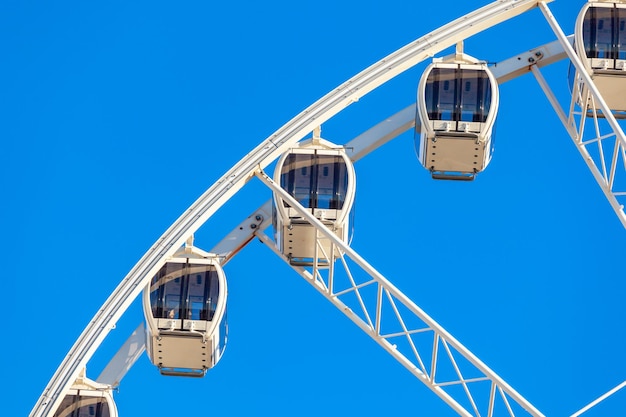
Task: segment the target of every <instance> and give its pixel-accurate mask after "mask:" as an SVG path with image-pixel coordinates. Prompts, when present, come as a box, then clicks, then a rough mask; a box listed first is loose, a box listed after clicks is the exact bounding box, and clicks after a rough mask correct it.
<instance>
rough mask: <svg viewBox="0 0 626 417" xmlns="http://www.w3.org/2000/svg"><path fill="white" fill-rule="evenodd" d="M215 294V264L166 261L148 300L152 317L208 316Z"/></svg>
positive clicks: (194, 317)
mask: <svg viewBox="0 0 626 417" xmlns="http://www.w3.org/2000/svg"><path fill="white" fill-rule="evenodd" d="M218 297H219V278H218V272H217V269H216V268H215V266H213V265H204V264H192V263H188V264H180V263H167V264H165V266H163V268H161V271H159V273H158V274H157V275H156V276H155V278H154V279H153V281H152V287H151V293H150V302H151V305H152V314H153V316H154V317H155V318H170V319H189V320H211V319H212V318H213V315H214V314H215V310H216V308H217V302H218Z"/></svg>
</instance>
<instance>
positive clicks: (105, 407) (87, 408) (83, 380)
mask: <svg viewBox="0 0 626 417" xmlns="http://www.w3.org/2000/svg"><path fill="white" fill-rule="evenodd" d="M54 417H117V408H116V407H115V402H114V401H113V396H112V394H111V387H110V386H108V385H103V384H99V383H97V382H95V381H92V380H90V379H89V378H87V377H86V376H85V371H84V370H83V371H82V372H81V374H80V376H79V377H78V378H77V379H76V382H74V384H72V387H71V388H70V390H69V391H68V393H67V394H66V395H65V397H64V398H63V401H61V404H60V405H59V407H58V408H57V411H56V412H55V413H54Z"/></svg>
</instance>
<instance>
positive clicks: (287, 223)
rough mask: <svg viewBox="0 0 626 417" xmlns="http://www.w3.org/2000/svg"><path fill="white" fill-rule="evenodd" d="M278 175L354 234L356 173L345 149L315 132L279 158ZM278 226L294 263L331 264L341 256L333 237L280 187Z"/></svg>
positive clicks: (320, 213)
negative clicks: (315, 224)
mask: <svg viewBox="0 0 626 417" xmlns="http://www.w3.org/2000/svg"><path fill="white" fill-rule="evenodd" d="M274 179H275V181H276V182H277V183H279V184H280V186H281V187H282V188H283V189H284V190H286V191H287V192H288V193H289V194H290V195H291V196H292V197H293V198H294V199H295V200H297V201H298V202H299V203H300V204H301V205H302V207H304V209H305V210H307V211H309V212H310V213H311V214H313V215H314V216H315V217H316V218H317V219H319V220H320V221H321V222H322V223H323V224H324V225H325V226H327V227H328V228H329V229H330V230H331V231H333V232H334V233H335V234H336V235H337V236H338V237H339V238H340V239H341V240H342V241H344V242H347V241H348V240H349V230H350V229H349V228H350V214H351V212H352V205H353V202H354V194H355V189H356V179H355V172H354V166H353V164H352V161H351V160H350V158H348V156H347V155H346V152H345V149H344V148H342V147H339V146H336V145H334V144H332V143H330V142H328V141H326V140H324V139H321V138H319V137H314V138H313V139H310V140H308V141H304V142H301V143H300V144H298V146H297V147H295V148H293V149H291V150H290V151H289V152H286V153H285V154H283V155H282V156H281V158H279V160H278V162H277V165H276V171H275V174H274ZM274 228H275V232H276V241H277V243H278V246H279V248H280V250H281V252H282V253H283V254H284V255H285V256H287V257H288V258H289V261H290V263H291V264H292V265H299V266H312V265H315V266H318V267H326V266H328V265H329V264H330V262H332V260H333V259H334V258H335V257H336V256H338V252H337V251H336V249H333V248H334V246H333V245H331V241H330V240H329V239H327V238H325V237H324V236H323V234H322V233H321V232H319V231H317V229H316V228H315V227H313V226H312V225H311V224H310V223H309V222H308V221H307V220H306V219H305V218H304V217H303V216H302V214H301V213H300V212H299V210H298V209H297V208H296V207H292V206H291V205H290V204H289V203H288V202H286V201H284V200H283V199H282V198H281V197H280V196H278V195H277V194H276V193H274Z"/></svg>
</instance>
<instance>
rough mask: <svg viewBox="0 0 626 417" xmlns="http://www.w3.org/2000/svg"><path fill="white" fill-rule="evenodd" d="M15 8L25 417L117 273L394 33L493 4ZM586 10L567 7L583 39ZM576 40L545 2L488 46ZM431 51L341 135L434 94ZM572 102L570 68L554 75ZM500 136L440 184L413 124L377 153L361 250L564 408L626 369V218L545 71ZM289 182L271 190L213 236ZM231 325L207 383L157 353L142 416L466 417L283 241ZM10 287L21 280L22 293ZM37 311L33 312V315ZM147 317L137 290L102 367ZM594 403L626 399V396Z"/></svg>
mask: <svg viewBox="0 0 626 417" xmlns="http://www.w3.org/2000/svg"><path fill="white" fill-rule="evenodd" d="M431 3H436V2H415V1H413V2H410V1H404V0H388V1H386V2H384V3H383V2H374V1H359V2H356V1H344V2H336V1H330V0H318V1H315V2H313V1H301V2H297V3H293V2H286V1H269V2H263V3H257V2H243V3H228V2H221V3H209V2H199V1H189V2H184V3H176V4H175V3H171V2H161V1H153V2H147V1H133V2H120V1H113V2H98V3H86V2H64V3H57V4H53V3H50V2H29V3H24V2H18V1H12V0H7V1H4V2H3V3H2V4H1V5H0V9H1V12H0V22H1V24H0V42H1V43H2V50H3V57H4V64H3V65H2V66H0V76H1V77H0V79H1V80H2V81H0V83H1V86H2V87H1V94H0V96H1V97H2V99H1V100H0V106H1V108H0V111H1V114H2V117H1V118H0V120H1V124H0V129H1V131H0V134H1V137H2V143H3V144H4V146H3V150H2V151H1V152H0V181H1V184H2V189H3V191H4V196H5V197H4V204H3V205H2V216H1V218H2V220H1V221H0V227H1V228H2V234H3V236H4V239H3V243H2V245H3V246H2V253H3V254H4V265H5V268H4V271H5V274H4V277H5V288H6V291H7V292H8V299H9V302H8V311H10V312H11V314H10V315H9V316H8V317H7V319H8V320H7V324H8V326H5V331H4V332H3V334H2V336H0V341H2V346H3V348H2V349H3V351H4V352H5V359H7V361H6V363H5V365H4V371H3V374H4V375H5V378H7V377H8V378H9V381H10V382H11V387H12V389H9V390H5V391H3V394H1V395H2V396H3V397H4V398H3V403H4V404H5V410H6V407H7V405H8V411H7V412H6V413H4V414H5V415H7V416H14V415H15V416H19V415H27V414H28V413H29V411H30V410H31V408H32V407H33V406H34V404H35V402H36V401H37V398H38V396H39V395H40V394H41V392H42V390H43V389H44V387H45V386H46V384H47V382H48V380H49V378H50V377H51V376H52V374H53V373H54V371H55V369H56V367H57V366H58V365H59V364H60V362H61V361H62V359H63V357H64V356H65V354H66V353H67V351H68V350H69V348H70V347H71V346H72V344H73V343H74V341H75V339H76V338H77V337H78V335H79V334H80V333H81V331H82V329H83V328H84V327H85V325H86V324H87V323H88V321H89V320H90V318H91V317H92V316H93V314H94V313H95V312H96V311H97V309H98V308H99V307H100V306H101V304H102V303H103V302H104V300H105V299H106V298H107V296H108V295H109V294H110V292H111V291H112V290H113V289H114V288H115V287H116V286H117V284H118V282H119V281H120V280H121V279H122V278H123V277H124V276H125V275H126V273H127V272H128V271H129V270H130V269H131V268H132V266H133V265H134V264H135V263H136V262H137V261H138V260H139V258H140V257H141V256H142V255H143V253H144V252H145V251H146V250H147V249H148V248H149V247H150V246H151V245H152V244H153V243H154V242H155V241H156V239H157V238H158V237H159V236H160V235H161V234H162V233H163V232H164V231H165V230H166V229H167V227H168V226H169V225H170V224H171V223H172V222H173V221H174V220H175V219H176V218H177V217H178V216H179V215H180V214H181V213H182V212H183V211H184V210H185V209H186V208H187V207H188V206H189V205H190V204H191V203H192V202H193V201H194V200H195V199H196V198H197V197H198V196H199V195H200V194H201V193H202V192H203V191H204V190H205V189H207V188H208V187H209V186H210V185H211V184H213V182H214V181H216V180H217V179H218V178H219V177H220V176H221V175H222V174H223V173H224V172H226V171H227V170H228V169H229V168H230V167H231V166H232V165H233V164H235V163H236V162H237V161H238V160H239V159H241V158H242V157H243V156H244V155H245V154H246V153H247V152H249V151H250V150H252V149H253V148H254V147H255V146H256V145H257V144H258V143H259V142H261V141H262V140H264V139H265V138H266V137H267V136H269V135H270V134H271V133H272V132H274V131H275V130H277V129H278V128H279V127H280V126H282V125H283V124H284V123H286V122H287V121H288V120H289V119H291V118H292V117H294V116H295V115H296V114H298V113H299V112H300V111H301V110H303V109H304V108H306V107H307V106H309V105H310V104H311V103H313V102H314V101H315V100H317V99H318V98H320V97H322V96H323V95H324V94H326V93H327V92H328V91H330V90H331V89H333V88H334V87H336V86H338V85H339V84H341V83H342V82H343V81H345V80H347V79H348V78H350V77H352V76H353V75H354V74H356V73H357V72H359V71H361V70H362V69H364V68H366V67H367V66H369V65H371V64H373V63H374V62H376V61H377V60H379V59H381V58H383V57H384V56H386V55H388V54H389V53H391V52H393V51H394V50H396V49H398V48H400V47H402V46H404V45H405V44H407V43H409V42H411V41H413V40H415V39H417V38H419V37H421V36H422V35H425V34H426V33H428V32H430V31H431V30H434V29H436V28H437V27H439V26H440V25H443V24H445V23H447V22H448V21H451V20H453V19H455V18H457V17H460V16H461V15H463V14H465V13H467V12H469V11H471V10H474V9H476V8H478V7H480V6H482V5H484V4H487V1H482V0H481V1H478V0H463V1H461V0H453V1H451V2H448V3H447V4H446V7H441V6H437V5H435V4H431ZM582 5H583V1H581V0H576V1H571V0H557V1H555V2H553V3H551V4H550V8H551V9H552V11H553V12H554V14H555V15H556V17H557V19H558V20H559V22H560V24H561V25H562V27H563V28H564V30H565V31H566V32H567V33H571V32H572V31H573V27H574V21H575V18H576V15H577V14H578V10H579V9H580V7H582ZM553 39H554V35H553V34H552V33H551V31H550V29H549V27H548V25H547V23H546V22H545V20H544V19H543V17H542V15H541V13H540V12H539V11H538V10H534V11H532V12H530V13H527V14H526V15H524V16H522V17H519V18H516V19H514V20H512V21H510V22H507V23H505V24H503V25H501V26H499V27H498V28H494V29H492V30H490V31H488V32H486V33H484V34H481V35H480V36H476V37H474V38H471V39H468V40H467V41H466V42H465V51H466V53H468V54H470V55H473V56H476V57H478V58H481V59H484V60H488V61H490V62H495V61H498V60H501V59H504V58H508V57H510V56H513V55H515V54H517V53H519V52H522V51H525V50H528V49H531V48H533V47H535V46H538V45H541V44H543V43H546V42H548V41H551V40H553ZM425 65H426V63H423V64H422V65H420V66H418V67H416V68H415V69H413V70H411V71H408V72H407V73H405V74H403V75H401V76H399V77H398V78H397V79H395V80H393V81H392V82H390V83H388V84H387V85H385V86H384V87H383V88H381V89H379V90H376V91H374V92H373V93H371V94H370V95H368V96H366V97H364V98H363V99H361V100H360V101H359V102H358V103H356V104H354V105H352V106H351V107H349V108H348V109H346V110H345V111H344V112H342V113H341V114H340V115H338V116H337V117H335V118H333V119H332V120H331V121H329V122H328V123H326V124H325V125H324V126H323V130H322V136H323V137H325V138H326V139H328V140H331V141H333V142H335V143H345V142H347V141H349V140H350V139H352V138H353V137H354V136H356V135H358V134H359V133H361V132H362V131H364V130H366V129H367V128H369V127H371V126H372V125H374V124H376V123H377V122H379V121H381V120H382V119H384V118H385V117H387V116H389V115H391V114H394V113H395V112H397V111H399V110H401V109H403V108H404V107H406V106H407V105H409V104H411V103H412V102H413V101H414V100H415V89H416V86H417V82H418V80H419V76H420V74H421V72H422V70H423V69H424V67H425ZM545 73H546V76H547V77H549V79H550V81H551V83H553V84H551V85H552V87H553V88H554V90H555V92H556V93H557V95H558V96H559V98H561V99H563V100H566V99H567V98H566V94H567V81H566V73H567V68H566V65H565V64H559V65H554V66H553V67H551V68H549V69H547V70H546V71H545ZM500 92H501V102H500V114H499V116H498V126H497V143H496V152H495V154H494V157H493V160H492V162H491V164H490V165H489V167H488V168H487V170H486V171H485V172H484V173H482V174H480V175H479V176H478V178H477V179H476V181H474V182H472V183H449V182H437V181H433V180H431V179H430V176H429V174H428V173H427V171H426V170H424V169H423V168H422V167H421V166H420V164H419V162H418V161H417V157H416V155H415V153H414V150H413V135H412V134H411V133H406V134H404V135H402V136H400V137H398V138H397V139H396V140H394V141H393V142H391V143H389V144H388V145H386V146H384V147H383V148H381V149H379V150H378V151H376V152H375V153H373V154H372V155H370V156H368V157H367V158H365V159H363V160H362V161H359V162H358V163H357V164H356V171H357V200H356V231H355V236H354V240H353V247H354V248H355V249H356V250H357V251H358V252H359V253H360V254H361V255H363V256H364V257H365V258H366V259H367V260H368V261H369V262H370V263H371V264H372V265H373V266H374V267H376V268H377V269H378V270H379V271H381V272H382V273H383V274H384V275H385V276H387V277H388V278H389V279H390V280H391V281H392V282H393V283H394V284H395V285H396V286H397V287H398V288H399V289H400V290H402V291H403V292H404V293H405V294H407V295H408V296H409V297H410V298H411V299H412V300H413V301H415V302H416V303H417V304H418V305H419V306H421V307H422V308H423V309H424V310H425V311H426V312H427V313H428V314H430V315H431V316H432V317H433V318H434V319H435V320H437V321H438V322H439V323H440V324H441V325H443V326H444V327H445V328H446V329H447V330H448V331H450V332H451V333H452V334H453V335H454V336H455V337H456V338H457V339H459V340H460V341H461V342H462V343H463V344H465V345H466V346H467V347H468V348H469V349H470V350H471V351H472V352H473V353H475V354H476V355H477V356H478V357H479V358H481V359H482V360H483V361H484V362H485V363H486V364H487V365H489V366H490V367H491V368H492V369H493V370H495V371H496V372H497V373H498V374H499V375H500V376H502V377H503V378H504V379H505V380H506V381H507V382H508V383H509V384H510V385H512V386H513V387H514V388H515V389H516V390H517V391H519V392H520V393H521V394H522V395H523V396H525V397H526V398H527V399H528V400H529V401H530V402H531V403H533V405H535V406H536V407H537V408H538V409H539V410H540V411H542V412H543V413H544V414H546V415H550V416H553V415H570V414H571V413H573V412H574V411H576V410H577V409H579V408H581V407H582V406H583V405H585V404H586V403H588V402H589V401H591V400H593V399H594V398H596V397H597V396H599V395H600V394H602V393H604V392H605V391H607V390H609V389H610V388H612V387H614V386H616V385H617V384H619V383H620V382H622V381H623V380H625V379H626V372H625V368H626V359H625V358H624V355H623V347H624V343H625V342H626V330H625V329H624V326H623V318H624V317H626V305H625V304H624V303H623V298H624V295H625V294H626V286H625V284H624V281H623V279H622V277H623V271H622V268H620V266H621V261H622V259H623V248H624V247H625V243H626V232H625V231H624V228H623V227H622V225H621V224H620V222H619V221H618V219H617V217H616V216H615V214H614V213H613V211H612V210H611V208H610V206H609V204H608V203H607V201H606V199H605V198H604V196H603V195H602V193H601V191H600V189H599V187H598V186H597V185H596V183H595V181H594V179H593V178H592V176H591V174H590V172H589V171H588V169H587V167H586V165H585V164H584V163H583V161H582V159H581V157H580V155H579V153H578V152H577V151H576V149H575V148H574V145H573V144H572V143H571V140H570V139H569V137H568V136H567V135H566V134H565V131H564V129H563V128H562V126H561V125H560V124H559V121H558V119H557V117H556V116H555V114H554V112H553V111H552V109H551V107H550V106H549V104H548V102H547V100H546V98H545V97H544V96H543V94H542V93H541V90H540V88H539V87H538V85H537V83H536V82H535V81H534V79H533V78H532V77H531V76H530V75H527V76H524V77H522V78H520V79H516V80H513V81H511V82H509V83H507V84H504V85H502V86H501V89H500ZM269 197H270V192H269V190H267V189H266V188H265V187H264V186H263V185H262V184H260V183H259V182H258V181H252V182H250V183H249V184H248V185H247V186H246V187H245V188H244V190H242V192H241V193H240V194H238V195H237V196H236V197H235V198H234V199H233V200H232V201H231V202H229V204H228V205H227V206H225V207H224V210H222V211H220V212H219V213H218V214H217V215H216V216H215V218H214V219H212V220H211V221H210V222H208V223H207V225H205V227H203V228H202V229H201V230H200V231H199V233H198V234H197V236H196V244H197V246H199V247H201V248H203V249H205V250H209V249H210V248H211V247H212V246H213V245H214V244H215V243H216V242H218V241H219V240H220V239H221V238H222V237H223V236H224V234H225V233H227V232H228V231H229V230H231V229H232V228H233V227H234V226H236V225H237V224H238V223H239V221H241V220H242V219H243V218H244V217H246V216H247V215H248V214H250V213H251V212H252V211H253V210H254V209H255V208H257V207H258V206H260V205H261V204H262V203H263V202H265V201H266V200H267V199H268V198H269ZM226 275H227V278H228V282H229V325H230V340H229V345H228V347H227V349H226V352H225V355H224V357H223V359H222V360H221V361H220V363H219V364H218V366H217V367H216V368H215V369H213V370H211V371H210V372H209V373H208V374H207V376H206V377H205V378H203V379H201V380H195V379H193V380H189V379H176V378H165V377H161V376H159V374H158V371H157V369H156V368H154V367H153V366H152V365H151V364H150V363H149V361H148V359H147V357H145V356H144V357H142V359H141V360H140V361H139V362H138V363H137V364H136V365H135V367H134V368H133V369H132V370H131V371H130V372H129V374H128V375H127V376H126V378H125V379H124V380H123V381H122V385H121V387H120V390H119V392H117V393H116V395H115V399H116V402H117V405H118V409H119V412H120V415H121V416H129V415H156V416H161V415H163V416H164V415H179V414H183V413H192V414H197V413H198V412H199V411H198V410H199V409H202V412H203V413H204V412H206V413H211V414H219V415H233V416H234V415H258V416H272V417H274V416H294V415H297V416H316V415H326V416H345V415H377V414H378V415H393V414H396V415H417V416H447V415H453V413H452V412H451V411H450V410H449V408H448V407H447V406H446V405H445V404H443V403H442V402H441V401H440V400H439V399H438V398H437V397H436V396H435V395H434V394H432V393H431V392H430V391H429V390H428V389H427V388H426V387H424V386H423V385H422V384H421V383H420V382H419V381H417V380H416V379H415V378H413V377H412V376H411V375H410V374H409V373H408V372H407V371H406V370H405V369H404V368H402V367H401V366H400V365H399V364H397V363H396V362H395V361H394V360H393V359H392V358H391V357H390V356H389V355H388V354H386V353H385V352H384V351H383V350H382V349H381V348H379V347H378V346H377V345H376V344H375V343H374V342H372V341H371V340H370V339H369V338H368V337H367V336H365V335H364V334H363V333H362V332H361V331H360V330H359V329H358V328H357V327H356V326H354V325H353V324H352V323H351V322H350V321H349V320H347V319H346V318H345V317H344V316H343V315H342V314H340V313H339V312H338V311H337V310H336V309H335V308H334V307H332V306H331V305H330V304H329V303H328V302H327V301H326V300H325V299H324V298H323V297H321V296H320V295H319V294H318V293H317V292H316V291H314V290H313V289H312V288H311V287H310V286H309V284H308V283H306V282H305V281H304V280H303V279H301V278H300V277H299V276H298V275H296V274H295V273H293V272H292V271H290V270H289V268H288V267H286V266H285V265H284V264H283V263H282V262H281V261H280V260H279V259H277V258H275V257H274V256H273V255H272V253H271V252H270V251H269V250H268V249H267V248H265V247H264V246H263V245H262V244H261V243H259V242H252V243H251V244H250V245H249V246H248V247H247V248H246V249H245V250H244V251H243V252H241V253H240V254H239V255H238V256H237V257H236V258H235V259H234V260H233V261H232V262H230V263H229V264H228V265H227V266H226ZM7 284H8V287H7ZM24 313H25V314H24ZM142 320H143V316H142V312H141V309H140V306H139V305H138V303H135V304H134V305H133V306H132V307H131V308H130V309H129V310H128V311H127V313H126V314H125V315H124V317H123V318H122V319H121V320H120V322H119V323H118V326H117V329H116V330H114V331H113V332H111V334H110V336H109V337H108V338H107V340H106V341H105V343H104V344H103V345H102V346H101V348H100V349H99V350H98V352H97V353H96V355H95V356H94V358H93V360H92V361H91V363H90V364H89V366H88V375H89V376H91V377H95V376H97V374H98V373H99V371H100V369H101V368H102V367H103V366H104V365H105V364H106V363H107V362H108V359H109V358H110V356H112V355H113V354H114V353H115V351H116V350H117V347H119V345H120V344H121V343H122V342H123V341H124V340H125V339H126V337H127V336H128V335H129V334H130V332H131V331H132V330H133V329H134V328H135V327H136V326H137V324H139V323H140V322H141V321H142ZM602 407H603V408H598V409H597V411H596V413H595V414H594V413H592V412H590V413H589V414H586V415H589V416H595V415H603V416H617V415H623V413H624V408H625V407H626V393H621V395H617V396H615V397H614V398H612V399H611V400H609V401H608V402H606V403H605V404H604V405H603V406H602Z"/></svg>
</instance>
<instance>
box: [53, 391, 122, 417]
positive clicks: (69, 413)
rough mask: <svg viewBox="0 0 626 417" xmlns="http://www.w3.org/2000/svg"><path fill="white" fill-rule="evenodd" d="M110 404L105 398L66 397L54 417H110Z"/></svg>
mask: <svg viewBox="0 0 626 417" xmlns="http://www.w3.org/2000/svg"><path fill="white" fill-rule="evenodd" d="M110 415H111V413H110V411H109V403H108V402H107V400H106V398H104V397H89V396H84V395H82V396H81V395H66V396H65V398H64V399H63V401H62V402H61V405H60V406H59V408H58V409H57V411H56V413H55V414H54V417H109V416H110Z"/></svg>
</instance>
